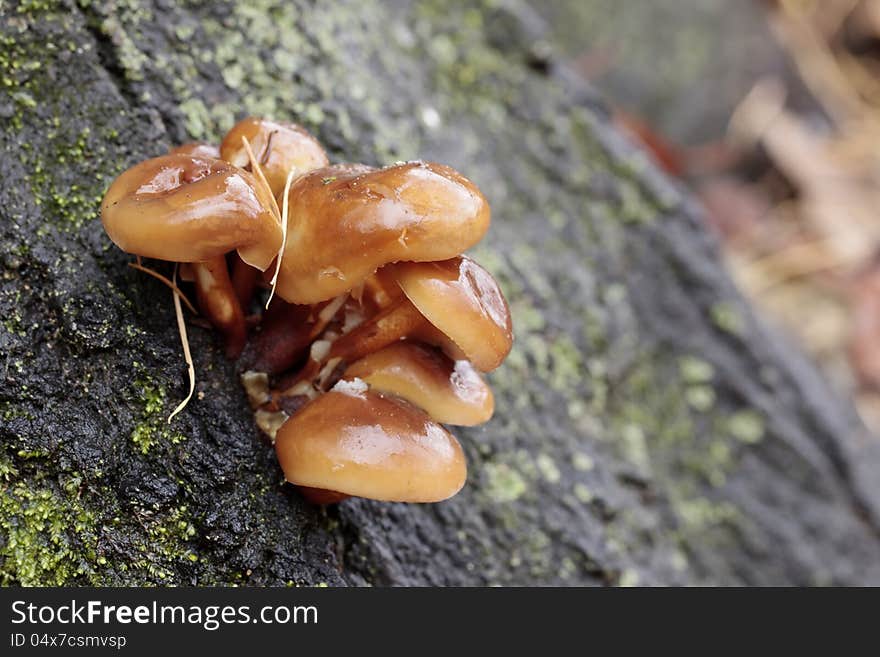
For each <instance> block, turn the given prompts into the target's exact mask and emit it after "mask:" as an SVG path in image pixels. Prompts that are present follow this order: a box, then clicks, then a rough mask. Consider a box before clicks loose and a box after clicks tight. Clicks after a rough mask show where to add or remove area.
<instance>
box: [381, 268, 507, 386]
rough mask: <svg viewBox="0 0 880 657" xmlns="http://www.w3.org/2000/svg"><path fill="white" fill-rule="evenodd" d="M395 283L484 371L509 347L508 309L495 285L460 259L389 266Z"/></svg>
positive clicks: (496, 365) (481, 269) (483, 274)
mask: <svg viewBox="0 0 880 657" xmlns="http://www.w3.org/2000/svg"><path fill="white" fill-rule="evenodd" d="M392 272H393V273H394V275H395V276H396V277H397V283H398V285H400V288H401V289H402V290H403V293H404V294H405V295H406V296H407V298H408V299H409V300H410V301H412V303H413V305H415V307H416V308H418V309H419V312H421V313H422V315H424V316H425V318H426V319H427V320H428V321H429V322H430V323H431V324H432V325H433V326H434V327H436V328H437V329H439V330H440V331H441V332H442V333H443V334H445V335H446V336H447V337H449V339H451V340H452V341H453V342H454V343H455V344H456V345H457V346H458V347H459V348H460V349H461V351H462V352H463V353H464V355H465V356H466V357H467V359H468V360H469V361H471V362H472V363H473V364H474V366H475V367H476V368H477V369H478V370H480V371H482V372H489V371H491V370H494V369H495V368H496V367H498V366H499V365H500V364H501V362H502V361H503V360H504V359H505V358H506V357H507V354H508V353H510V348H511V347H512V346H513V325H512V323H511V320H510V309H509V308H508V307H507V301H506V300H505V299H504V294H502V292H501V288H500V287H498V282H497V281H496V280H495V279H494V278H493V277H492V275H491V274H490V273H489V272H487V271H486V270H485V269H483V268H482V267H480V265H478V264H477V263H476V262H474V261H473V260H471V259H470V258H468V257H466V256H459V257H457V258H452V259H450V260H444V261H443V262H421V263H416V262H401V263H398V264H396V265H392Z"/></svg>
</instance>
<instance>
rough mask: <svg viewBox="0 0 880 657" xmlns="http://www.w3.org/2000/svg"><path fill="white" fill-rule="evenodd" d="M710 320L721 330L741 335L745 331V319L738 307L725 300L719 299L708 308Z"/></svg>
mask: <svg viewBox="0 0 880 657" xmlns="http://www.w3.org/2000/svg"><path fill="white" fill-rule="evenodd" d="M709 313H710V316H711V319H712V322H713V323H714V324H715V326H717V327H718V328H720V329H721V330H722V331H725V332H727V333H730V334H731V335H734V336H737V337H739V336H741V335H742V334H743V331H745V320H744V319H743V316H742V313H741V312H740V311H739V309H738V307H737V306H735V305H734V304H732V303H728V302H726V301H719V302H718V303H715V304H713V305H712V307H711V308H710V310H709Z"/></svg>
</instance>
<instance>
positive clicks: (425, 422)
mask: <svg viewBox="0 0 880 657" xmlns="http://www.w3.org/2000/svg"><path fill="white" fill-rule="evenodd" d="M275 451H276V453H277V455H278V461H279V463H280V464H281V469H282V470H283V471H284V476H285V478H286V479H287V481H289V482H291V483H294V484H297V485H299V486H306V487H309V488H313V489H320V490H321V491H332V492H335V493H340V494H344V495H353V496H357V497H366V498H370V499H374V500H385V501H394V502H439V501H441V500H445V499H447V498H449V497H451V496H453V495H455V493H457V492H458V491H459V490H460V489H461V487H462V486H463V485H464V482H465V479H466V477H467V465H466V462H465V457H464V454H463V452H462V450H461V445H459V444H458V441H457V440H456V439H455V437H454V436H453V435H452V434H450V433H449V432H448V431H446V429H444V428H443V427H442V426H440V425H439V424H437V423H436V422H434V421H433V420H432V419H431V418H430V417H428V415H427V414H425V413H424V412H423V411H421V410H419V409H417V408H415V407H414V406H411V405H410V404H408V403H406V402H404V401H398V400H396V399H394V398H392V397H387V396H385V395H382V394H380V393H377V392H373V391H371V390H368V389H367V386H366V384H363V382H360V384H358V382H354V383H351V382H340V384H338V385H337V387H336V388H334V389H333V390H331V391H330V392H327V393H326V394H324V395H322V396H320V397H318V398H317V399H315V400H313V401H311V402H309V403H308V404H307V405H306V406H304V407H303V408H302V409H301V410H300V411H299V412H298V413H296V414H295V415H294V416H292V417H291V418H290V419H289V420H287V422H285V423H284V424H283V425H282V426H281V428H280V429H279V430H278V433H277V435H276V439H275Z"/></svg>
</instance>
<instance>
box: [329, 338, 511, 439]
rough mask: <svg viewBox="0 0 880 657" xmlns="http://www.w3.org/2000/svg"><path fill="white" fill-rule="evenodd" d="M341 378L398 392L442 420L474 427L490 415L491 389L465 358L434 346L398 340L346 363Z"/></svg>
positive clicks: (375, 388) (492, 403)
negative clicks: (454, 357)
mask: <svg viewBox="0 0 880 657" xmlns="http://www.w3.org/2000/svg"><path fill="white" fill-rule="evenodd" d="M342 378H343V379H353V378H358V379H362V380H363V381H365V382H366V383H367V384H368V385H369V386H370V388H372V389H374V390H378V391H380V392H385V393H389V394H392V395H396V396H398V397H402V398H403V399H405V400H406V401H408V402H411V403H413V404H415V405H416V406H418V407H419V408H423V409H424V410H425V411H427V413H428V415H430V416H431V417H432V418H434V419H435V420H437V421H438V422H443V423H444V424H458V425H461V426H474V425H476V424H482V423H483V422H487V421H488V420H489V418H491V417H492V411H493V410H494V399H493V397H492V391H491V390H490V389H489V386H488V385H486V382H485V381H484V380H483V377H481V376H480V374H479V372H477V370H475V369H474V367H473V365H471V364H470V363H469V362H468V361H466V360H459V361H453V360H451V359H449V358H447V357H446V356H445V355H444V354H443V353H442V352H441V351H439V350H438V349H433V348H431V347H427V346H424V345H420V344H418V343H415V342H398V343H396V344H392V345H390V346H388V347H385V348H384V349H381V350H379V351H376V352H374V353H372V354H370V355H368V356H365V357H364V358H361V359H360V360H359V361H357V362H355V363H353V364H352V365H350V366H349V367H348V369H347V370H346V371H345V373H344V374H343V375H342Z"/></svg>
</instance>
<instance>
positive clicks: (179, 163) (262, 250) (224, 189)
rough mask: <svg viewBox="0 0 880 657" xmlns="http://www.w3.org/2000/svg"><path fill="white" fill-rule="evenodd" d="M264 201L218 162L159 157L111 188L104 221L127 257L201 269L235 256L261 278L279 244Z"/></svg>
mask: <svg viewBox="0 0 880 657" xmlns="http://www.w3.org/2000/svg"><path fill="white" fill-rule="evenodd" d="M266 194H267V192H265V191H263V188H262V187H261V186H260V185H258V184H257V182H256V181H255V180H254V178H253V176H251V174H249V173H248V172H246V171H243V170H241V169H239V168H237V167H234V166H232V165H231V164H229V163H227V162H223V161H222V160H215V159H212V158H201V157H192V156H188V155H163V156H161V157H156V158H153V159H151V160H146V161H144V162H141V163H140V164H136V165H135V166H133V167H131V168H130V169H128V170H127V171H124V172H123V173H122V174H121V175H120V176H119V177H118V178H117V179H116V180H114V181H113V184H112V185H110V188H109V189H108V190H107V193H106V194H105V195H104V200H103V202H102V204H101V220H102V221H103V223H104V229H105V230H106V231H107V234H108V235H109V236H110V239H111V240H113V242H115V243H116V245H117V246H119V247H120V248H121V249H122V250H123V251H127V252H129V253H135V254H138V255H142V256H146V257H148V258H159V259H161V260H170V261H173V262H203V261H206V260H210V259H212V258H215V257H217V256H219V255H222V254H224V253H227V252H229V251H232V250H234V249H237V250H238V254H239V256H241V259H242V260H244V261H245V262H246V263H248V264H249V265H252V266H254V267H256V268H257V269H260V270H265V269H266V268H267V267H268V266H269V265H270V264H271V263H272V260H273V259H274V258H275V256H276V255H277V253H278V249H279V248H280V247H281V239H282V234H281V226H280V225H279V223H278V221H277V220H276V219H275V216H274V215H273V214H272V211H271V210H270V208H271V207H272V206H271V199H269V198H268V197H267V196H266Z"/></svg>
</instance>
